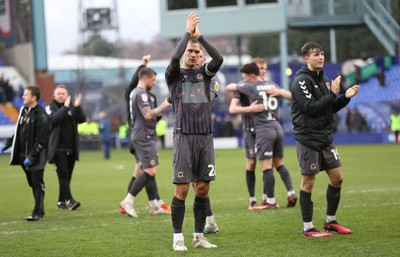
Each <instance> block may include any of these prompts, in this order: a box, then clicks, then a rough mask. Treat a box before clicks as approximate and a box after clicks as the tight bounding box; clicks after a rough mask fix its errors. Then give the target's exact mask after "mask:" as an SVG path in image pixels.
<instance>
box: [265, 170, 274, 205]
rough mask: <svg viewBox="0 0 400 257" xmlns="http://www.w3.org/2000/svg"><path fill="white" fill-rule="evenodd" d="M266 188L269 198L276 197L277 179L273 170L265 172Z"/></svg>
mask: <svg viewBox="0 0 400 257" xmlns="http://www.w3.org/2000/svg"><path fill="white" fill-rule="evenodd" d="M263 179H264V188H265V193H266V194H267V196H268V198H272V197H274V196H275V177H274V172H273V171H272V169H267V170H263Z"/></svg>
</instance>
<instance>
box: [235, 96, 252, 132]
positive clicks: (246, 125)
mask: <svg viewBox="0 0 400 257" xmlns="http://www.w3.org/2000/svg"><path fill="white" fill-rule="evenodd" d="M233 98H237V99H239V101H240V105H241V106H249V105H250V101H249V98H248V97H247V96H246V95H245V94H242V93H239V92H235V93H234V95H233ZM242 127H243V130H246V131H250V132H254V124H253V113H242Z"/></svg>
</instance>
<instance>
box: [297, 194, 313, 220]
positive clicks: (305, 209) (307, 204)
mask: <svg viewBox="0 0 400 257" xmlns="http://www.w3.org/2000/svg"><path fill="white" fill-rule="evenodd" d="M299 202H300V209H301V216H302V217H303V222H311V221H312V218H313V209H314V205H313V202H312V201H311V193H307V192H304V191H303V190H300V199H299Z"/></svg>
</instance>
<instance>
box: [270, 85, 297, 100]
mask: <svg viewBox="0 0 400 257" xmlns="http://www.w3.org/2000/svg"><path fill="white" fill-rule="evenodd" d="M266 91H267V93H268V94H270V95H272V96H280V97H283V98H285V99H288V100H292V93H291V92H290V91H288V90H285V89H283V88H277V87H271V88H269V89H267V90H266Z"/></svg>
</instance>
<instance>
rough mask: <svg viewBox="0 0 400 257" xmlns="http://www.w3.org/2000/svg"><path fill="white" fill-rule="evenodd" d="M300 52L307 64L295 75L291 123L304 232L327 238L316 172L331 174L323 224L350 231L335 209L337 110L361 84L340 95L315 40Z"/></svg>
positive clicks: (339, 175)
mask: <svg viewBox="0 0 400 257" xmlns="http://www.w3.org/2000/svg"><path fill="white" fill-rule="evenodd" d="M301 52H302V54H303V57H304V59H305V61H306V64H307V66H304V67H302V68H301V69H300V70H299V71H298V72H297V73H296V75H295V77H294V80H293V83H292V86H291V93H292V111H291V112H292V123H293V126H294V128H293V135H294V137H295V139H296V146H297V158H298V161H299V166H300V170H301V189H300V208H301V215H302V218H303V235H304V236H306V237H325V236H331V233H325V232H320V231H318V230H316V229H315V227H314V225H313V223H312V218H313V202H312V200H311V192H312V189H313V187H314V183H315V178H316V174H318V172H319V171H321V170H325V171H326V173H327V174H328V177H329V185H328V189H327V192H326V199H327V212H326V214H327V216H326V219H325V223H324V225H323V227H324V229H325V230H328V231H336V232H337V233H339V234H351V230H350V229H347V228H345V227H343V226H341V225H339V223H338V222H337V221H336V211H337V209H338V206H339V201H340V190H341V186H342V182H343V174H342V169H341V163H340V160H339V155H338V151H337V149H336V147H335V145H334V144H333V136H332V132H333V129H334V124H335V122H334V117H333V115H334V113H336V112H338V111H339V110H340V109H342V108H343V107H345V106H346V105H347V104H348V103H349V102H350V98H352V97H353V96H355V95H356V94H357V93H358V91H359V90H360V86H359V85H354V86H352V87H349V88H348V89H347V90H346V92H345V94H343V95H340V96H338V93H339V89H340V79H341V77H340V76H338V77H337V78H336V79H335V80H333V81H332V82H331V83H330V82H329V80H328V78H327V77H326V76H324V74H323V71H322V68H323V65H324V60H325V57H324V50H323V48H322V46H320V45H319V44H317V43H314V42H308V43H306V44H305V45H304V46H303V47H302V48H301Z"/></svg>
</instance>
